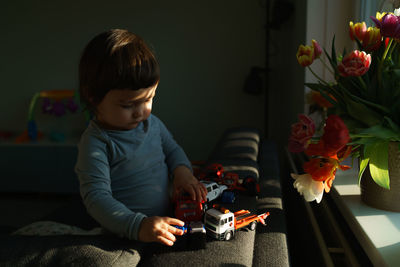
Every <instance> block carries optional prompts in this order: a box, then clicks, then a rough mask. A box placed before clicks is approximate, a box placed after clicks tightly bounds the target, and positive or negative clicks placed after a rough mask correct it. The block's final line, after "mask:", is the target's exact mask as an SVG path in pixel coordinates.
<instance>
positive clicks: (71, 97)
mask: <svg viewBox="0 0 400 267" xmlns="http://www.w3.org/2000/svg"><path fill="white" fill-rule="evenodd" d="M39 99H43V101H42V112H43V113H44V114H49V115H54V116H56V117H61V116H64V115H65V114H66V113H67V111H69V112H70V113H75V112H76V111H77V110H78V109H79V105H78V104H77V103H79V101H78V95H77V94H76V91H75V90H47V91H41V92H38V93H35V94H34V95H33V97H32V100H31V102H30V105H29V112H28V125H27V129H26V130H25V131H24V132H23V133H22V134H21V135H20V136H18V137H17V138H16V140H15V142H16V143H27V142H35V141H37V140H39V139H40V138H41V137H42V136H43V133H41V132H40V131H38V128H37V125H36V121H35V118H34V114H35V108H36V105H37V103H38V100H39ZM86 116H87V117H88V114H86ZM49 137H50V139H51V140H52V141H55V142H63V141H65V134H63V133H60V132H52V133H50V136H49Z"/></svg>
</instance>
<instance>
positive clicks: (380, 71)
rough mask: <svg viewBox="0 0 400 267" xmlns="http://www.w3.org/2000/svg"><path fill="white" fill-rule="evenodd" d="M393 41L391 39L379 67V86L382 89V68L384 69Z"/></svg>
mask: <svg viewBox="0 0 400 267" xmlns="http://www.w3.org/2000/svg"><path fill="white" fill-rule="evenodd" d="M392 42H393V39H390V41H389V44H388V45H387V47H386V48H385V51H384V52H383V55H382V58H381V62H380V64H379V67H378V85H379V87H380V88H381V87H382V68H383V63H384V62H385V59H386V56H387V54H388V52H389V49H390V47H391V45H392Z"/></svg>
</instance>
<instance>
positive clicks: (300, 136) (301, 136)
mask: <svg viewBox="0 0 400 267" xmlns="http://www.w3.org/2000/svg"><path fill="white" fill-rule="evenodd" d="M298 118H299V122H297V123H295V124H293V125H292V127H291V130H292V131H291V134H290V137H289V147H288V148H289V151H291V152H294V153H297V152H302V151H304V150H305V148H306V146H307V144H308V141H309V140H310V139H311V137H313V135H314V133H315V124H314V121H313V120H312V119H311V118H310V117H308V116H306V115H304V114H299V116H298Z"/></svg>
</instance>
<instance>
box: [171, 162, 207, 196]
mask: <svg viewBox="0 0 400 267" xmlns="http://www.w3.org/2000/svg"><path fill="white" fill-rule="evenodd" d="M173 184H174V185H173V188H174V196H175V197H177V196H179V194H180V193H182V191H184V192H187V193H189V194H190V196H191V198H192V199H193V200H197V201H199V202H201V201H207V189H206V187H205V186H204V184H202V183H201V182H200V181H199V180H197V179H196V177H194V176H193V174H192V172H191V171H190V170H189V169H188V168H187V167H186V166H178V167H177V168H176V169H175V170H174V183H173Z"/></svg>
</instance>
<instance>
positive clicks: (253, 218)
mask: <svg viewBox="0 0 400 267" xmlns="http://www.w3.org/2000/svg"><path fill="white" fill-rule="evenodd" d="M268 216H269V212H265V213H262V214H259V215H257V214H254V213H251V212H250V211H248V210H239V211H236V212H231V211H229V210H228V209H225V208H222V207H221V208H219V207H218V206H216V207H215V208H212V209H209V210H207V211H206V214H205V219H204V224H205V227H206V232H207V234H208V235H210V236H212V237H214V238H215V239H219V240H230V239H232V237H233V236H234V235H235V232H236V231H237V230H239V229H240V228H243V227H246V226H249V228H250V230H252V231H254V230H255V229H256V226H257V223H259V222H260V223H262V224H263V225H265V219H266V218H267V217H268Z"/></svg>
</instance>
